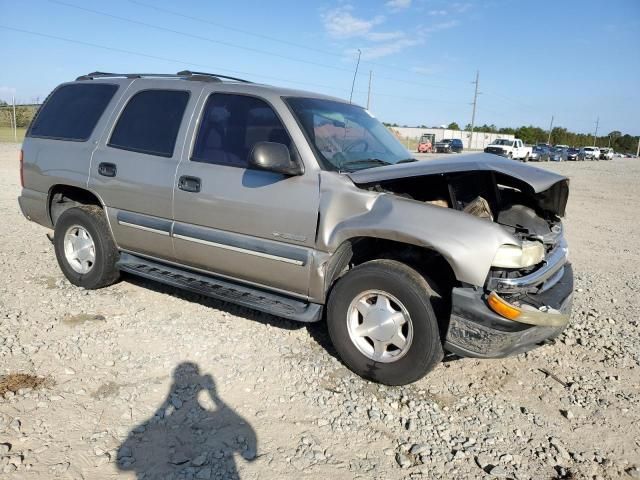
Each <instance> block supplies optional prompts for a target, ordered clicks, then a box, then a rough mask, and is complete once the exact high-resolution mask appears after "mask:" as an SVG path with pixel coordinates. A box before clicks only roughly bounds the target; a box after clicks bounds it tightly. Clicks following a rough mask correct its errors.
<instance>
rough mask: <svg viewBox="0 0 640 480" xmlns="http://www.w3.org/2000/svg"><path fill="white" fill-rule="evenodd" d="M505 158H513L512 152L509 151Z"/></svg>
mask: <svg viewBox="0 0 640 480" xmlns="http://www.w3.org/2000/svg"><path fill="white" fill-rule="evenodd" d="M507 158H508V159H509V160H513V153H511V152H509V154H508V155H507Z"/></svg>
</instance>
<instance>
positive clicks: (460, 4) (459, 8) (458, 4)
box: [451, 3, 472, 13]
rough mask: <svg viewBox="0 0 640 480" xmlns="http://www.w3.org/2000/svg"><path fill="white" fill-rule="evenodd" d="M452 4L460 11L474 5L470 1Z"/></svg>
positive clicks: (462, 11) (464, 10)
mask: <svg viewBox="0 0 640 480" xmlns="http://www.w3.org/2000/svg"><path fill="white" fill-rule="evenodd" d="M451 6H452V7H453V9H454V10H455V11H456V12H458V13H464V12H466V11H467V10H469V9H470V8H471V7H472V5H471V4H470V3H454V4H453V5H451Z"/></svg>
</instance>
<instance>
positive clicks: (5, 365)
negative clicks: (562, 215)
mask: <svg viewBox="0 0 640 480" xmlns="http://www.w3.org/2000/svg"><path fill="white" fill-rule="evenodd" d="M543 167H544V168H551V169H553V170H556V171H559V172H561V173H565V174H567V175H569V176H570V177H571V188H572V196H571V199H570V203H569V208H568V219H567V230H568V238H569V242H570V246H571V256H572V260H573V262H574V267H575V271H576V274H577V278H576V287H577V290H576V295H575V314H574V316H573V320H572V324H571V326H570V328H569V329H568V330H567V331H566V333H565V334H564V335H563V336H562V337H561V338H560V339H559V340H558V341H557V342H556V343H555V344H554V345H548V346H544V347H541V348H539V349H536V350H535V351H532V352H530V353H527V354H523V355H519V356H517V357H513V358H507V359H500V360H485V361H478V360H472V359H464V360H455V361H449V362H445V363H443V364H441V365H439V366H438V367H437V368H436V370H435V371H434V372H433V373H432V374H431V375H430V376H428V377H427V378H425V379H423V380H421V381H419V382H417V383H415V384H413V385H410V386H407V387H402V388H397V387H393V388H392V387H386V386H380V385H376V384H373V383H370V382H366V381H364V380H362V379H360V378H359V377H356V376H355V375H353V374H352V373H350V372H349V371H348V370H347V369H345V367H344V366H343V365H342V364H341V363H340V362H339V361H338V360H337V359H336V358H335V357H334V356H333V352H332V350H331V348H330V347H329V342H328V338H327V335H326V331H325V329H324V328H323V326H322V325H312V326H310V327H307V326H304V325H300V324H296V323H292V322H288V321H285V320H282V319H279V318H274V317H271V316H268V315H263V314H259V313H256V312H253V311H250V310H247V309H243V308H238V307H236V306H233V305H228V304H223V303H220V302H216V301H212V300H208V299H206V298H202V297H199V296H197V295H192V294H189V293H183V292H180V291H177V290H175V289H172V288H168V287H164V286H161V285H157V284H153V283H150V282H146V281H143V280H138V279H133V278H127V279H125V281H123V282H120V283H118V284H117V285H114V286H112V287H109V288H106V289H103V290H100V291H84V290H82V289H78V288H76V287H73V286H72V285H70V284H69V283H68V282H67V281H66V280H64V278H63V276H62V274H61V273H60V271H59V269H58V266H57V264H56V261H55V257H54V254H53V249H52V247H51V245H50V243H49V242H48V240H47V239H46V237H45V233H46V230H45V229H43V228H41V227H39V226H37V225H35V224H32V223H29V222H27V221H26V220H25V219H24V218H22V216H21V215H20V213H19V211H18V207H17V203H16V197H17V195H18V193H19V186H18V184H17V182H18V173H17V160H16V156H15V147H14V146H7V145H0V215H1V218H2V220H3V226H2V229H0V245H2V247H1V248H0V272H1V273H2V279H3V281H2V282H1V283H0V375H3V374H8V373H32V374H35V375H39V376H43V377H47V378H49V379H50V383H48V384H47V386H46V387H45V388H40V389H36V390H30V389H24V390H21V391H18V392H17V393H16V394H15V395H11V394H7V395H5V397H4V398H0V477H1V478H7V479H13V478H78V479H79V478H92V479H100V478H113V477H114V475H121V476H122V477H123V478H136V475H138V478H157V477H158V476H164V477H166V478H175V479H209V478H211V479H218V478H238V477H239V478H242V479H258V478H259V479H281V478H291V479H301V478H332V479H353V478H361V479H371V478H373V479H393V478H411V479H413V478H425V479H427V478H429V479H431V478H435V479H438V478H442V479H451V478H473V479H475V478H514V479H528V478H585V479H587V478H588V479H595V478H603V479H608V478H612V479H613V478H615V479H617V478H629V479H632V478H640V426H639V425H640V393H639V392H640V368H639V365H640V342H639V341H638V336H639V333H640V325H639V323H638V322H639V320H638V319H639V318H640V272H639V270H638V265H640V254H639V253H638V252H639V251H640V222H638V220H637V219H638V214H637V212H639V211H640V194H639V193H638V191H637V185H639V184H640V162H639V161H634V160H629V159H620V160H613V161H610V162H587V163H567V164H560V165H543ZM143 472H146V476H145V475H143Z"/></svg>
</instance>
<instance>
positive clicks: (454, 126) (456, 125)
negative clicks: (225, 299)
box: [447, 122, 460, 130]
mask: <svg viewBox="0 0 640 480" xmlns="http://www.w3.org/2000/svg"><path fill="white" fill-rule="evenodd" d="M447 129H449V130H460V126H459V125H458V124H457V123H456V122H451V123H450V124H449V125H447Z"/></svg>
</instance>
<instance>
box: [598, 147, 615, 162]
mask: <svg viewBox="0 0 640 480" xmlns="http://www.w3.org/2000/svg"><path fill="white" fill-rule="evenodd" d="M600 160H613V148H601V149H600Z"/></svg>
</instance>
